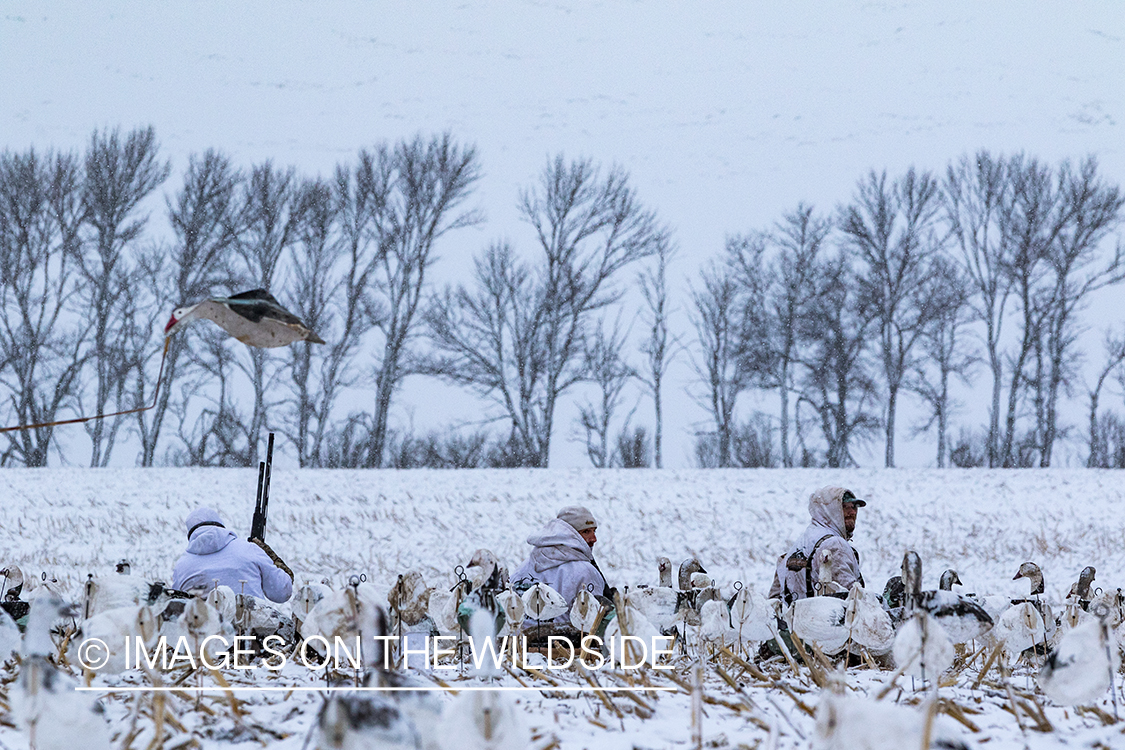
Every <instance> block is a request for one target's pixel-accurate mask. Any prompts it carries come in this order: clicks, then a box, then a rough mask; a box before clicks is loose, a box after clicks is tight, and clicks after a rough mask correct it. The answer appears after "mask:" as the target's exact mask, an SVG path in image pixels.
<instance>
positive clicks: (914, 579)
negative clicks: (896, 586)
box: [902, 550, 922, 606]
mask: <svg viewBox="0 0 1125 750" xmlns="http://www.w3.org/2000/svg"><path fill="white" fill-rule="evenodd" d="M902 586H903V589H904V590H905V593H906V598H907V606H910V605H911V603H912V601H913V600H912V597H917V596H918V595H919V594H921V593H922V558H921V557H919V556H918V553H917V552H915V551H914V550H907V552H906V554H905V555H903V556H902Z"/></svg>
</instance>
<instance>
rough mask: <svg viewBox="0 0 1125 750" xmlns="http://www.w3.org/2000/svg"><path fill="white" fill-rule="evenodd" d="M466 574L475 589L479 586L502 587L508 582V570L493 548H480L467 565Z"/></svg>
mask: <svg viewBox="0 0 1125 750" xmlns="http://www.w3.org/2000/svg"><path fill="white" fill-rule="evenodd" d="M465 576H466V578H467V579H468V581H469V583H470V584H471V586H472V588H473V590H474V591H475V590H476V589H479V588H490V589H501V588H503V587H504V586H505V585H507V582H506V581H504V580H502V579H504V578H506V577H507V571H505V569H504V567H503V566H502V565H501V564H500V558H498V557H497V556H496V555H495V554H493V552H492V550H487V549H478V550H477V551H476V552H474V553H473V556H472V558H471V559H470V560H469V564H468V565H466V566H465Z"/></svg>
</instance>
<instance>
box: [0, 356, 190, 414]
mask: <svg viewBox="0 0 1125 750" xmlns="http://www.w3.org/2000/svg"><path fill="white" fill-rule="evenodd" d="M171 342H172V339H170V338H166V339H164V353H163V354H161V355H160V372H159V373H157V375H156V393H154V394H153V395H152V403H151V404H150V405H148V406H138V407H137V408H136V409H126V410H125V411H115V412H113V413H111V414H95V415H94V416H92V417H78V418H76V419H60V420H58V421H56V422H40V423H39V424H21V425H18V426H16V427H3V428H0V433H5V432H18V431H19V430H34V429H36V428H38V427H57V426H58V425H61V424H80V423H82V422H90V421H92V420H95V419H105V418H106V417H121V416H124V415H126V414H136V413H137V412H139V411H148V410H149V409H151V408H152V407H154V406H156V399H157V398H159V397H160V381H161V380H163V379H164V360H165V359H167V358H168V345H169V344H170V343H171Z"/></svg>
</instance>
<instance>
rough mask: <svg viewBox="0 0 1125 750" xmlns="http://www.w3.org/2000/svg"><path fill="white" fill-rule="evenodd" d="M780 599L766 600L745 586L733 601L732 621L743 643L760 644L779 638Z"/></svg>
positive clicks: (731, 607)
mask: <svg viewBox="0 0 1125 750" xmlns="http://www.w3.org/2000/svg"><path fill="white" fill-rule="evenodd" d="M780 613H781V600H780V599H766V598H765V597H764V596H762V595H760V594H758V593H756V592H755V591H754V590H753V589H752V588H751V587H749V586H743V587H742V588H740V589H739V590H738V592H737V593H736V594H735V595H734V598H733V599H731V606H730V614H731V621H732V623H733V624H734V626H735V629H736V630H737V631H738V639H739V641H740V642H741V643H759V642H761V641H768V640H769V639H771V638H775V637H776V636H777V616H778V615H779V614H780Z"/></svg>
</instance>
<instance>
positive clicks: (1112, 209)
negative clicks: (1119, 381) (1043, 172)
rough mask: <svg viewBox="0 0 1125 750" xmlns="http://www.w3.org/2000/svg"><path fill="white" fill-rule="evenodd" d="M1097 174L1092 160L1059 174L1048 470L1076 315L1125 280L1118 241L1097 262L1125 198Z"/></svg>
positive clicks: (1045, 453)
mask: <svg viewBox="0 0 1125 750" xmlns="http://www.w3.org/2000/svg"><path fill="white" fill-rule="evenodd" d="M1097 169H1098V167H1097V161H1096V160H1095V159H1094V157H1092V156H1091V157H1087V158H1086V159H1084V160H1083V162H1082V163H1081V164H1080V165H1079V166H1078V168H1077V169H1074V168H1073V167H1071V165H1070V164H1069V163H1064V164H1063V165H1062V167H1061V169H1060V176H1059V183H1060V186H1059V187H1060V193H1061V195H1060V206H1059V211H1060V212H1061V214H1062V216H1061V220H1060V221H1059V224H1060V225H1061V228H1060V231H1058V232H1057V233H1055V234H1054V235H1053V236H1052V240H1053V241H1052V242H1051V243H1050V245H1049V246H1048V250H1047V258H1046V261H1047V265H1048V267H1049V269H1050V270H1049V278H1048V284H1049V285H1050V291H1049V300H1050V302H1049V305H1048V309H1047V313H1046V320H1045V329H1046V331H1045V333H1046V335H1045V337H1044V338H1045V341H1044V344H1045V349H1046V353H1045V355H1046V360H1047V368H1046V369H1047V373H1046V378H1045V380H1046V382H1045V389H1046V396H1045V398H1044V399H1043V401H1044V408H1043V415H1044V416H1043V421H1042V424H1041V427H1040V430H1039V433H1040V439H1041V441H1042V443H1041V449H1040V465H1041V466H1050V464H1051V453H1052V449H1053V447H1054V443H1055V439H1056V437H1057V435H1058V431H1059V429H1058V399H1059V390H1060V388H1062V387H1064V386H1066V385H1067V384H1068V383H1069V382H1070V380H1071V378H1072V377H1073V373H1074V369H1075V358H1076V356H1077V355H1076V353H1075V352H1074V344H1075V342H1076V340H1077V338H1078V334H1079V332H1080V327H1079V322H1078V320H1077V317H1076V313H1077V312H1078V311H1079V310H1080V309H1081V308H1082V306H1083V305H1084V304H1085V303H1086V300H1087V299H1088V298H1089V296H1090V294H1092V293H1093V292H1095V291H1097V290H1098V289H1102V288H1104V287H1105V286H1107V285H1110V284H1116V283H1118V282H1120V281H1121V280H1122V278H1125V266H1123V264H1122V248H1121V244H1120V241H1119V242H1118V243H1117V244H1116V247H1115V249H1114V252H1113V255H1112V256H1111V257H1109V258H1108V259H1103V258H1102V257H1100V246H1101V243H1102V242H1103V240H1104V239H1105V238H1106V237H1107V236H1108V235H1109V233H1110V232H1112V231H1113V230H1114V229H1115V228H1116V227H1117V226H1118V225H1119V224H1120V222H1121V209H1122V206H1123V205H1125V196H1123V195H1122V194H1121V191H1120V190H1119V189H1118V188H1117V186H1116V185H1107V184H1105V183H1104V182H1103V181H1102V180H1101V179H1099V177H1098V174H1097ZM1099 387H1100V384H1099ZM1095 408H1096V401H1095Z"/></svg>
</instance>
